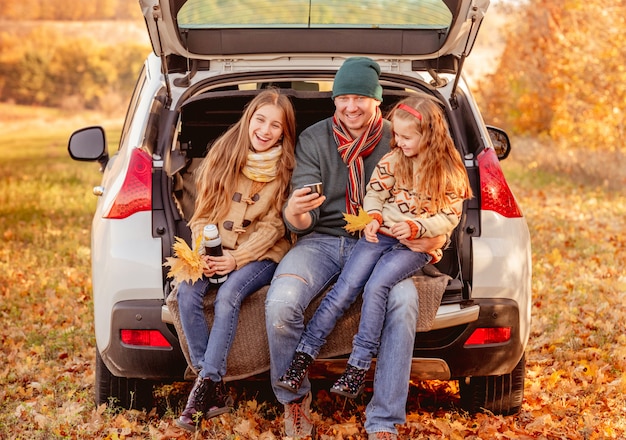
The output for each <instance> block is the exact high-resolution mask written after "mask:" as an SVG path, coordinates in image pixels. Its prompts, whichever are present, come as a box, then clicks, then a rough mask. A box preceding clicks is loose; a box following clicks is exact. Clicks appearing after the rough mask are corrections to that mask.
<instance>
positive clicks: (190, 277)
mask: <svg viewBox="0 0 626 440" xmlns="http://www.w3.org/2000/svg"><path fill="white" fill-rule="evenodd" d="M174 238H175V239H176V242H175V243H174V245H173V246H172V250H173V251H174V252H173V254H174V256H173V257H167V258H166V259H165V263H163V266H169V268H170V270H169V271H168V273H167V276H168V277H171V278H174V280H176V282H179V283H180V282H182V281H187V282H189V283H194V282H196V281H198V280H199V279H200V278H202V269H203V267H204V262H203V261H202V258H201V256H200V254H199V253H198V251H197V250H196V251H194V250H193V249H191V248H190V247H189V246H188V245H187V243H186V242H185V240H183V239H182V238H180V237H174ZM201 239H202V237H198V240H196V241H197V243H196V244H197V245H198V246H196V249H199V248H200V246H199V244H200V243H199V241H200V240H201Z"/></svg>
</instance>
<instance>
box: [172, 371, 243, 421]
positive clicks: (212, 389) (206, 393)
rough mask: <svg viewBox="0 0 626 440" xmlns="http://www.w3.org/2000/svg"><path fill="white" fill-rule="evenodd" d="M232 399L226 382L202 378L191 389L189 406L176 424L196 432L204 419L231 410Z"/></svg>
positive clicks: (188, 400) (198, 378)
mask: <svg viewBox="0 0 626 440" xmlns="http://www.w3.org/2000/svg"><path fill="white" fill-rule="evenodd" d="M231 405H232V397H230V396H229V395H228V394H227V393H226V387H225V386H224V382H222V381H219V382H213V381H212V380H211V379H204V378H202V377H200V376H198V377H197V378H196V381H195V382H194V384H193V388H191V392H190V393H189V398H188V399H187V406H186V407H185V409H184V411H183V412H182V414H181V415H180V417H179V418H178V419H177V420H176V424H177V425H178V426H180V427H181V428H183V429H186V430H188V431H196V430H197V428H198V426H200V422H201V421H202V419H210V418H211V417H215V416H218V415H220V414H223V413H225V412H227V411H229V410H230V406H231Z"/></svg>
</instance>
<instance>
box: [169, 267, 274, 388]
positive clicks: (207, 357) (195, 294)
mask: <svg viewBox="0 0 626 440" xmlns="http://www.w3.org/2000/svg"><path fill="white" fill-rule="evenodd" d="M276 266H277V264H276V263H274V262H273V261H270V260H263V261H253V262H251V263H248V264H246V265H245V266H243V267H242V268H240V269H238V270H235V271H233V272H231V273H229V274H228V279H227V280H226V281H225V282H224V283H223V284H222V285H221V286H219V289H218V291H217V295H216V297H215V302H214V304H213V306H214V309H215V310H214V312H215V317H214V320H213V326H212V327H211V331H210V332H209V328H208V324H207V321H206V318H205V316H204V306H203V302H204V297H205V295H206V293H207V291H208V289H209V288H210V287H211V284H210V283H209V280H208V278H207V277H205V276H203V277H202V279H200V280H198V281H196V282H195V283H193V284H189V283H187V282H182V283H180V284H179V286H178V307H179V309H180V320H181V324H182V326H183V331H184V332H185V336H186V337H187V344H188V346H189V357H190V358H191V363H192V364H193V366H194V368H196V369H198V370H199V371H200V376H202V377H203V378H209V379H211V380H212V381H215V382H218V381H220V380H221V379H222V377H224V375H225V374H226V360H227V358H228V353H229V351H230V347H231V346H232V344H233V340H234V338H235V332H236V330H237V323H238V321H239V310H240V308H241V303H242V301H243V300H244V299H245V298H247V297H248V296H249V295H251V294H252V293H254V292H256V291H257V290H259V289H260V288H261V287H263V286H265V285H267V284H269V283H270V281H271V280H272V275H273V274H274V270H275V269H276Z"/></svg>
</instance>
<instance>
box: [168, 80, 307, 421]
mask: <svg viewBox="0 0 626 440" xmlns="http://www.w3.org/2000/svg"><path fill="white" fill-rule="evenodd" d="M294 147H295V115H294V110H293V107H292V104H291V102H290V100H289V98H288V97H287V96H285V95H281V94H280V92H279V91H278V90H277V89H268V90H264V91H262V92H261V93H259V95H257V96H256V97H255V98H254V99H253V100H252V101H250V103H249V104H248V105H247V106H246V109H245V111H244V113H243V115H242V117H241V119H240V120H239V121H238V122H237V123H236V124H234V125H233V126H232V127H230V128H229V129H228V131H226V133H224V134H223V135H222V136H221V137H220V138H219V139H218V140H216V141H215V143H214V144H213V145H212V146H211V148H210V150H209V152H208V154H207V156H206V158H205V159H204V160H203V162H202V164H201V166H200V167H199V169H198V171H197V176H196V188H197V194H196V207H195V212H194V214H193V216H192V217H191V220H190V221H189V226H190V228H191V230H192V242H193V243H197V242H198V240H197V237H198V236H200V235H201V234H202V231H203V228H204V226H205V225H207V224H216V225H217V227H218V229H219V233H220V236H221V239H222V247H223V256H215V257H214V256H206V255H205V256H203V257H202V258H203V260H204V263H205V267H204V270H203V276H202V278H201V279H200V280H198V281H196V282H194V283H192V284H190V283H188V282H182V283H181V284H179V286H178V304H179V309H180V319H181V323H182V327H183V330H184V332H185V336H186V338H187V341H188V346H189V355H190V358H191V362H192V364H193V367H194V368H195V369H196V371H198V378H197V379H196V381H195V383H194V385H193V388H192V390H191V393H190V395H189V398H188V400H187V405H186V407H185V409H184V411H183V412H182V414H181V416H180V417H179V418H178V419H177V421H176V423H177V424H178V425H179V426H180V427H182V428H185V429H187V430H191V431H195V430H196V427H197V426H198V424H199V423H200V421H201V419H202V418H211V417H215V416H217V415H219V414H222V413H224V412H227V411H228V410H229V407H230V404H231V400H230V399H229V397H228V395H227V393H226V390H225V386H224V383H223V381H222V377H223V376H224V375H225V374H226V360H227V357H228V353H229V351H230V347H231V345H232V343H233V340H234V337H235V332H236V329H237V322H238V317H239V310H240V307H241V303H242V301H243V300H244V299H245V298H246V297H247V296H249V295H250V294H252V293H254V292H256V291H257V290H259V289H260V288H261V287H263V286H265V285H267V284H269V283H270V281H271V279H272V276H273V274H274V270H275V269H276V266H277V263H278V262H279V261H280V260H281V258H282V257H283V256H284V255H285V253H286V252H287V250H288V249H289V246H290V245H289V242H288V240H287V239H286V238H285V226H284V223H283V220H282V215H281V208H282V205H283V204H284V202H285V201H286V200H287V197H288V195H289V184H290V179H291V173H292V171H293V169H294V166H295V156H294ZM201 253H202V252H201ZM215 275H221V276H225V275H228V278H227V279H226V281H224V282H223V284H221V285H220V286H219V289H218V291H217V295H216V298H215V303H214V307H215V318H214V322H213V326H212V327H211V331H210V332H209V330H208V325H207V321H206V318H205V315H204V306H203V300H204V296H205V295H206V293H207V290H208V289H209V286H210V281H209V277H212V276H215Z"/></svg>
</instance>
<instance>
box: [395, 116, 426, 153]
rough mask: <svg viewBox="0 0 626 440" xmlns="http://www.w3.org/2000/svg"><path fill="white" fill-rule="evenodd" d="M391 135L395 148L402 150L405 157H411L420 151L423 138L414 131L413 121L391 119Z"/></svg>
mask: <svg viewBox="0 0 626 440" xmlns="http://www.w3.org/2000/svg"><path fill="white" fill-rule="evenodd" d="M393 135H394V138H395V141H396V146H397V147H398V148H401V149H402V152H403V153H404V155H405V156H406V157H413V156H415V155H417V153H419V152H420V151H421V149H422V148H421V146H422V138H423V136H422V135H421V134H420V133H418V131H417V130H416V129H415V122H414V121H412V120H410V119H400V118H393Z"/></svg>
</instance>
